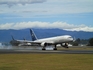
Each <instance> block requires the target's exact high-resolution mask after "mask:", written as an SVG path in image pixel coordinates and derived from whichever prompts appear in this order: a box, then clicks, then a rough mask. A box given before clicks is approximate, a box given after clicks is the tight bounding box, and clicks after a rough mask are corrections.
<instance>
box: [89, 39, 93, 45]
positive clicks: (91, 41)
mask: <svg viewBox="0 0 93 70" xmlns="http://www.w3.org/2000/svg"><path fill="white" fill-rule="evenodd" d="M89 46H93V38H90V39H89Z"/></svg>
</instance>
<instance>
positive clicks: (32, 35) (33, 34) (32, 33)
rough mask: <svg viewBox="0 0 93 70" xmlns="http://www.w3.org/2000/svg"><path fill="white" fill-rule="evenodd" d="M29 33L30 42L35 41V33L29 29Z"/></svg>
mask: <svg viewBox="0 0 93 70" xmlns="http://www.w3.org/2000/svg"><path fill="white" fill-rule="evenodd" d="M30 33H31V38H32V41H35V40H37V37H36V35H35V33H34V31H33V30H32V29H30Z"/></svg>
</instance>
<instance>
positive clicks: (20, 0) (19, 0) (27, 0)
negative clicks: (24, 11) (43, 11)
mask: <svg viewBox="0 0 93 70" xmlns="http://www.w3.org/2000/svg"><path fill="white" fill-rule="evenodd" d="M45 1H46V0H0V4H1V5H2V4H7V5H8V6H12V5H16V4H22V5H25V4H34V3H43V2H45Z"/></svg>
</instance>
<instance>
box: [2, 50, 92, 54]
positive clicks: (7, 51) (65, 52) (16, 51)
mask: <svg viewBox="0 0 93 70" xmlns="http://www.w3.org/2000/svg"><path fill="white" fill-rule="evenodd" d="M19 53H37V54H41V53H42V54H50V53H52V54H53V53H56V54H93V50H45V51H43V50H32V49H0V54H19Z"/></svg>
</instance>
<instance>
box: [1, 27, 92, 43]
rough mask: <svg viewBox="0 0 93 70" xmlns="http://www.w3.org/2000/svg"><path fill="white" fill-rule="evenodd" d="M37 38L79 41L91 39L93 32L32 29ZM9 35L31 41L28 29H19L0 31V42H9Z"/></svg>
mask: <svg viewBox="0 0 93 70" xmlns="http://www.w3.org/2000/svg"><path fill="white" fill-rule="evenodd" d="M33 31H34V32H35V34H36V36H37V38H46V37H52V36H59V35H71V36H72V37H75V38H80V39H89V38H91V37H93V32H84V31H66V30H62V29H39V28H38V29H35V28H33ZM11 35H12V36H13V37H14V38H15V39H21V40H23V39H24V38H25V39H27V40H31V36H30V31H29V29H20V30H12V29H10V30H0V42H9V41H10V40H12V38H11Z"/></svg>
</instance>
